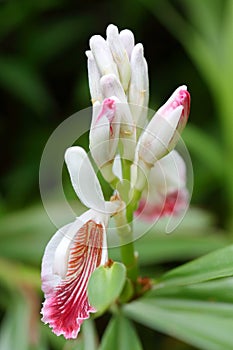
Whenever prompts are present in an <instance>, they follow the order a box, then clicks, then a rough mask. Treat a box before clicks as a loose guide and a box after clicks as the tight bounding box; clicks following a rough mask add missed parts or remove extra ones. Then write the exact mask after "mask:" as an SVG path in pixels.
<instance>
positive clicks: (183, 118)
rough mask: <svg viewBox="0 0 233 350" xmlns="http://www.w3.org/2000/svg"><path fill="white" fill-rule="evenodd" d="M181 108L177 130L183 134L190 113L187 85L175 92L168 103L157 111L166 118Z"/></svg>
mask: <svg viewBox="0 0 233 350" xmlns="http://www.w3.org/2000/svg"><path fill="white" fill-rule="evenodd" d="M179 106H182V107H183V109H182V113H181V115H180V119H179V122H178V125H177V130H178V131H179V132H181V131H182V130H183V129H184V127H185V125H186V123H187V120H188V116H189V112H190V94H189V92H188V91H187V87H186V86H185V85H182V86H180V87H179V88H178V89H176V90H175V91H174V92H173V94H172V95H171V97H170V98H169V99H168V100H167V102H166V103H165V104H164V105H163V106H162V107H160V109H159V110H158V111H157V114H160V115H161V116H163V117H164V118H166V117H168V115H169V114H170V113H171V112H172V111H174V110H176V109H177V108H178V107H179Z"/></svg>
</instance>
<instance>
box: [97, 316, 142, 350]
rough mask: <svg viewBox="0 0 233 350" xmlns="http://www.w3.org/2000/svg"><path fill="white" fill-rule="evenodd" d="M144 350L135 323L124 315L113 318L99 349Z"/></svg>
mask: <svg viewBox="0 0 233 350" xmlns="http://www.w3.org/2000/svg"><path fill="white" fill-rule="evenodd" d="M109 349H111V350H129V349H133V350H142V346H141V344H140V340H139V338H138V336H137V333H136V332H135V329H134V328H133V325H132V324H131V322H130V321H129V320H127V318H125V317H123V316H122V315H119V316H116V317H115V318H114V319H112V320H111V321H110V323H109V325H108V327H107V329H106V332H105V333H104V335H103V339H102V342H101V345H100V348H99V350H109Z"/></svg>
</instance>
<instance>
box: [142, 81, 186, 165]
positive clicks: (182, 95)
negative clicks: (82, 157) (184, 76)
mask: <svg viewBox="0 0 233 350" xmlns="http://www.w3.org/2000/svg"><path fill="white" fill-rule="evenodd" d="M189 108H190V95H189V93H188V91H187V88H186V86H181V87H179V88H178V89H176V90H175V92H174V93H173V94H172V96H171V98H169V100H168V101H167V102H166V103H165V104H164V105H163V106H162V107H161V108H160V109H159V110H158V111H157V113H156V114H155V115H154V117H153V118H152V119H151V121H150V123H149V124H148V126H147V128H146V130H145V131H144V132H143V134H142V135H141V137H140V140H139V144H138V157H139V159H142V160H143V161H144V162H145V163H147V164H148V165H150V166H153V165H154V163H155V162H156V161H157V160H159V159H160V158H162V157H164V156H165V155H166V154H167V153H169V152H170V151H171V150H172V149H173V148H174V147H175V146H176V143H177V142H178V139H179V132H181V131H182V130H183V128H184V126H185V124H186V122H187V119H188V115H189Z"/></svg>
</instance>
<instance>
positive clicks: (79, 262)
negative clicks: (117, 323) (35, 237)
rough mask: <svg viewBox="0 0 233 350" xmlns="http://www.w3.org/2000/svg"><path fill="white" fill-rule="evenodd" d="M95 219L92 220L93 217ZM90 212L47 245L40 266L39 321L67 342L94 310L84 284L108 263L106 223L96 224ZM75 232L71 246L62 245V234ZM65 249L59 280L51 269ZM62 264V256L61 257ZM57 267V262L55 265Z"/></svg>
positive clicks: (98, 221)
mask: <svg viewBox="0 0 233 350" xmlns="http://www.w3.org/2000/svg"><path fill="white" fill-rule="evenodd" d="M93 215H94V216H93ZM95 215H96V214H94V212H93V211H89V212H87V213H85V214H84V215H82V216H81V217H80V218H79V220H78V221H79V222H78V223H76V222H74V223H73V224H70V225H68V226H66V227H64V228H62V229H60V230H59V231H58V232H57V233H56V234H55V235H54V236H53V238H52V239H51V241H50V242H49V244H48V246H47V248H46V251H45V255H44V257H43V262H42V281H43V284H42V289H43V291H44V292H45V296H46V300H45V302H44V304H43V308H42V315H43V318H42V320H43V321H44V322H45V323H49V325H50V327H51V328H52V329H53V332H54V333H55V334H57V335H61V334H63V335H64V337H65V338H66V339H70V338H76V337H77V335H78V332H79V329H80V326H81V324H82V323H83V321H84V320H85V319H87V318H88V317H89V314H90V313H91V312H95V311H96V310H95V309H94V308H93V307H92V306H91V305H90V304H89V301H88V296H87V284H88V280H89V277H90V275H91V273H92V272H93V271H94V270H95V269H96V268H97V267H98V266H100V265H103V264H105V263H106V261H107V258H108V257H107V250H106V249H105V246H106V230H105V223H104V222H103V221H101V220H96V219H95ZM82 221H83V223H82V224H80V222H82ZM70 229H72V230H73V231H74V232H73V233H74V234H73V237H72V239H71V241H70V246H69V247H66V242H64V238H67V237H66V236H64V234H65V233H68V231H69V230H70ZM64 243H65V248H67V251H68V254H67V255H66V257H65V258H66V259H67V270H66V272H65V275H64V276H58V275H57V273H56V272H55V274H54V270H53V268H52V266H51V261H53V260H54V259H55V255H56V254H59V255H60V253H61V249H60V245H64ZM57 258H58V257H57ZM61 259H62V260H64V254H61ZM57 263H58V261H57Z"/></svg>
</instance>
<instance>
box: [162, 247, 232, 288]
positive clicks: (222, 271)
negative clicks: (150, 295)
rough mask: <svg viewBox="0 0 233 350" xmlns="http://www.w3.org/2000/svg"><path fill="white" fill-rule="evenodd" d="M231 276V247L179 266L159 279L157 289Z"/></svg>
mask: <svg viewBox="0 0 233 350" xmlns="http://www.w3.org/2000/svg"><path fill="white" fill-rule="evenodd" d="M229 276H233V245H230V246H228V247H226V248H223V249H220V250H217V251H214V252H212V253H210V254H208V255H205V256H203V257H201V258H198V259H196V260H194V261H192V262H189V263H187V264H185V265H182V266H179V267H177V268H175V269H173V270H171V271H169V272H167V273H166V274H165V275H163V276H162V277H161V278H160V279H159V285H158V287H161V288H164V287H168V286H169V287H171V286H181V285H187V284H193V283H199V282H204V281H208V280H213V279H217V278H222V277H229Z"/></svg>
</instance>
